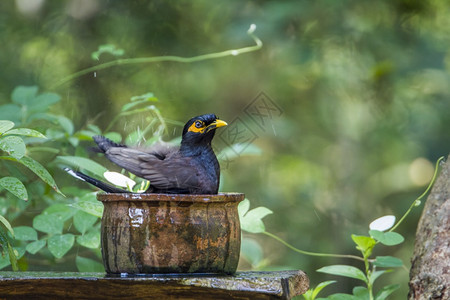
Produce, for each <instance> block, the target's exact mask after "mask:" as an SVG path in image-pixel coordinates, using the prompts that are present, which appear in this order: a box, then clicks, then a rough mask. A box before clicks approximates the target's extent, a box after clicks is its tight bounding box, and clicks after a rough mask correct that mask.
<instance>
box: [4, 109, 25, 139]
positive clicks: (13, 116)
mask: <svg viewBox="0 0 450 300" xmlns="http://www.w3.org/2000/svg"><path fill="white" fill-rule="evenodd" d="M0 119H1V120H6V119H7V120H8V121H11V122H14V123H15V124H20V123H21V121H22V110H21V108H20V107H19V105H16V104H4V105H1V106H0ZM1 133H2V132H0V134H1Z"/></svg>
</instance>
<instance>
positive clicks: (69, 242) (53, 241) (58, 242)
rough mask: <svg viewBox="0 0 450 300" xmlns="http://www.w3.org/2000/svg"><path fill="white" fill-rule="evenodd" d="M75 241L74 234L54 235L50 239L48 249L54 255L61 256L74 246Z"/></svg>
mask: <svg viewBox="0 0 450 300" xmlns="http://www.w3.org/2000/svg"><path fill="white" fill-rule="evenodd" d="M74 242H75V237H74V235H73V234H70V233H66V234H61V235H54V236H52V237H51V238H49V239H48V242H47V244H48V250H49V251H50V253H51V254H53V256H54V257H56V258H61V257H63V256H64V255H65V254H66V253H67V252H68V251H69V250H70V249H71V248H72V246H73V243H74Z"/></svg>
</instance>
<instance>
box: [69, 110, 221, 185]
mask: <svg viewBox="0 0 450 300" xmlns="http://www.w3.org/2000/svg"><path fill="white" fill-rule="evenodd" d="M226 125H227V123H226V122H224V121H222V120H219V119H218V118H217V117H216V115H214V114H206V115H201V116H198V117H194V118H192V119H190V120H189V121H188V122H187V123H186V125H185V126H184V128H183V134H182V138H181V145H180V147H173V146H164V145H155V146H153V147H150V148H145V149H144V148H132V147H128V146H126V145H122V144H117V143H115V142H113V141H111V140H109V139H107V138H105V137H104V136H94V137H93V139H94V141H95V142H96V143H97V146H98V149H97V152H101V153H104V154H105V156H106V157H107V158H108V159H109V160H110V161H112V162H113V163H115V164H116V165H118V166H120V167H122V168H124V169H125V170H127V171H129V172H131V173H133V174H135V175H137V176H139V177H142V178H144V179H146V180H148V181H150V187H149V189H148V190H147V192H151V193H179V194H217V192H218V189H219V177H220V166H219V162H218V161H217V157H216V155H215V154H214V151H213V149H212V147H211V141H212V139H213V137H214V134H215V131H216V129H217V128H219V127H223V126H226ZM66 171H67V172H69V174H71V175H72V176H74V177H77V178H78V179H81V180H84V181H86V182H89V183H91V184H93V185H95V186H96V187H98V188H100V189H102V190H104V191H106V192H110V193H122V192H127V191H125V190H122V189H119V188H116V187H114V186H111V185H109V184H107V183H104V182H101V181H98V180H96V179H94V178H92V177H89V176H87V175H85V174H83V173H81V172H75V171H72V170H70V169H66Z"/></svg>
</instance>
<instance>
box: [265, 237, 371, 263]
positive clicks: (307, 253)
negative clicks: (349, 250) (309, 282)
mask: <svg viewBox="0 0 450 300" xmlns="http://www.w3.org/2000/svg"><path fill="white" fill-rule="evenodd" d="M262 233H263V234H265V235H267V236H270V237H271V238H273V239H275V240H277V241H278V242H280V243H282V244H283V245H285V246H286V247H288V248H289V249H291V250H293V251H295V252H298V253H301V254H305V255H310V256H322V257H338V258H351V259H356V260H359V261H364V258H362V257H359V256H356V255H346V254H332V253H316V252H309V251H304V250H300V249H297V248H295V247H294V246H292V245H291V244H289V243H288V242H286V241H284V240H283V239H281V238H279V237H278V236H276V235H274V234H272V233H270V232H267V231H264V232H262Z"/></svg>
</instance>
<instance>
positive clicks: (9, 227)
mask: <svg viewBox="0 0 450 300" xmlns="http://www.w3.org/2000/svg"><path fill="white" fill-rule="evenodd" d="M0 223H1V224H3V226H5V228H6V229H7V230H8V231H9V232H10V233H11V235H12V236H14V230H13V229H12V227H11V224H9V222H8V220H6V219H5V217H3V216H2V215H0Z"/></svg>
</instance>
